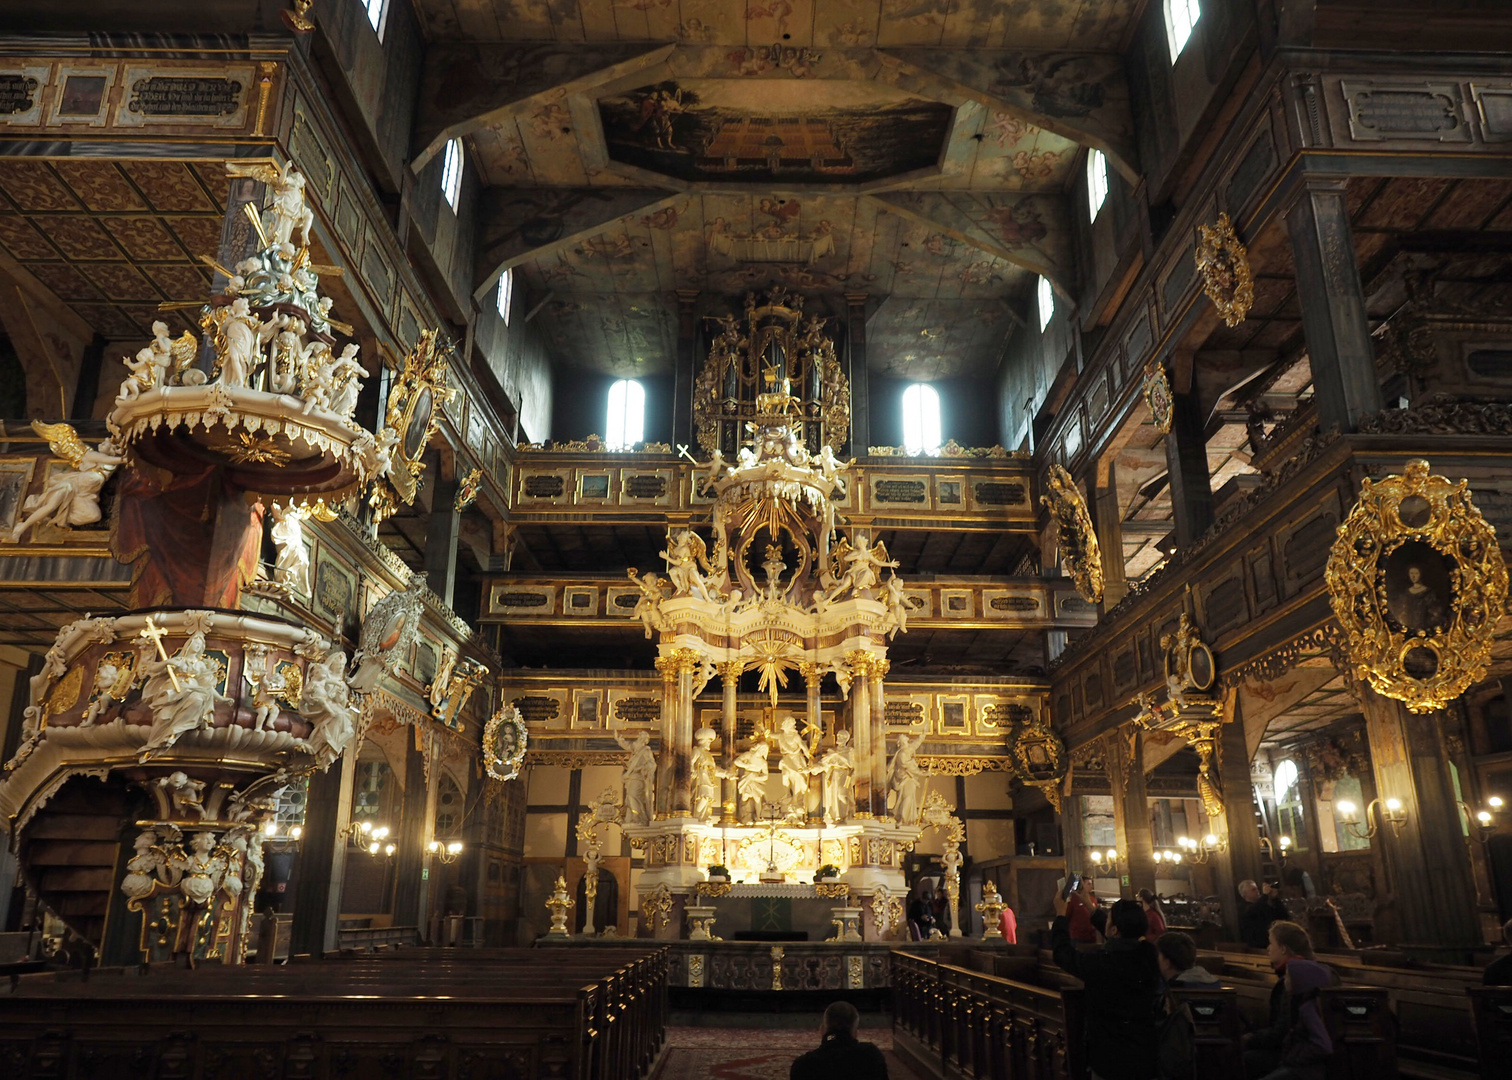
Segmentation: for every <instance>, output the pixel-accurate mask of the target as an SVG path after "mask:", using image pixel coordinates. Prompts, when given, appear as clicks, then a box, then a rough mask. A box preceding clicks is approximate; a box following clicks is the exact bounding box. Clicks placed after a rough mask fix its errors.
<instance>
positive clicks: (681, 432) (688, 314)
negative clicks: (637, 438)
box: [672, 289, 698, 449]
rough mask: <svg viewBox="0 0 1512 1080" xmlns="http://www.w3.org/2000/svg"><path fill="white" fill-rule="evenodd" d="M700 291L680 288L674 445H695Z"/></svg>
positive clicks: (674, 375) (674, 370) (674, 403)
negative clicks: (694, 394)
mask: <svg viewBox="0 0 1512 1080" xmlns="http://www.w3.org/2000/svg"><path fill="white" fill-rule="evenodd" d="M697 309H698V290H697V289H678V290H677V360H676V364H675V366H674V369H673V387H672V446H673V448H674V449H675V448H676V447H679V446H692V445H693V383H694V380H696V379H697V377H698V372H697V370H696V368H697V365H698V310H697Z"/></svg>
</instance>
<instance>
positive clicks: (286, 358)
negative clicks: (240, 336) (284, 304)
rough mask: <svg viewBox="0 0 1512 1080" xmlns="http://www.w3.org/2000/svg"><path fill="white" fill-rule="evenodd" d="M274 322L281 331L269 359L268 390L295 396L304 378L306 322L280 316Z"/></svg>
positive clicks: (274, 341)
mask: <svg viewBox="0 0 1512 1080" xmlns="http://www.w3.org/2000/svg"><path fill="white" fill-rule="evenodd" d="M273 322H274V324H275V325H276V326H278V327H279V330H278V333H277V334H276V335H275V336H274V338H273V353H272V356H270V357H269V359H268V389H269V390H270V391H272V392H273V393H275V394H293V393H294V392H295V391H297V390H298V389H299V383H300V380H301V379H302V378H303V376H304V334H305V324H304V320H303V319H300V318H290V317H289V316H288V315H279V316H278V317H277V318H275V319H274V320H273Z"/></svg>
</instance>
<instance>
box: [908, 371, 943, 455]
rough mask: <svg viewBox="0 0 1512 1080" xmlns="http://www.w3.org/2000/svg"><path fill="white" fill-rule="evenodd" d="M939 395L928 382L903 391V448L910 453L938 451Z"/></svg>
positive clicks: (939, 441)
mask: <svg viewBox="0 0 1512 1080" xmlns="http://www.w3.org/2000/svg"><path fill="white" fill-rule="evenodd" d="M942 441H943V440H942V439H941V438H940V395H939V394H938V393H937V392H936V391H935V388H934V387H932V386H930V385H929V384H928V383H914V384H913V385H912V386H910V387H909V388H908V389H907V390H904V391H903V449H905V450H907V451H908V452H909V453H910V454H938V453H939V452H940V443H941V442H942Z"/></svg>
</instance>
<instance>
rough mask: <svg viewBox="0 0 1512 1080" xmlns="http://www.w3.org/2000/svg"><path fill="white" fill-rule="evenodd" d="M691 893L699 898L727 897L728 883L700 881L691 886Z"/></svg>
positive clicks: (728, 892)
mask: <svg viewBox="0 0 1512 1080" xmlns="http://www.w3.org/2000/svg"><path fill="white" fill-rule="evenodd" d="M693 891H694V892H695V893H697V894H698V895H699V896H710V897H717V896H729V895H730V883H729V882H728V881H700V882H699V883H698V884H697V885H695V886H693Z"/></svg>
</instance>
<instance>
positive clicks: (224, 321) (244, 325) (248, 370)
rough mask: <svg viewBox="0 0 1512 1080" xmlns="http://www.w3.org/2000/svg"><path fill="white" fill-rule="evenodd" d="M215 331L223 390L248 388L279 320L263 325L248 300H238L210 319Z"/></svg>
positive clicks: (214, 339)
mask: <svg viewBox="0 0 1512 1080" xmlns="http://www.w3.org/2000/svg"><path fill="white" fill-rule="evenodd" d="M210 320H211V325H212V326H214V327H215V337H214V338H213V339H212V342H211V344H212V346H213V348H214V349H215V356H216V361H215V364H216V370H218V371H219V372H220V376H219V377H220V383H221V385H222V386H246V385H247V384H248V383H250V382H251V381H252V376H253V375H254V374H255V373H256V371H257V366H258V364H259V363H260V362H261V356H262V350H263V347H264V346H266V345H267V344H268V342H269V341H270V340H272V338H273V334H274V332H275V331H276V330H277V329H278V327H279V325H280V323H279V321H278V319H269V320H268V321H267V322H263V321H262V320H260V319H259V318H258V317H257V316H256V315H254V314H252V309H251V307H250V306H249V305H248V304H247V298H246V297H244V296H238V297H237V298H236V299H235V300H233V301H231V306H230V307H222V308H217V309H216V310H215V312H214V314H212V315H211V316H210Z"/></svg>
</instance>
